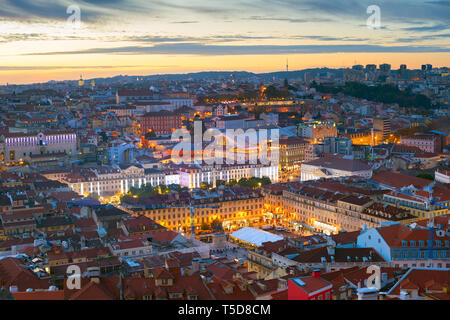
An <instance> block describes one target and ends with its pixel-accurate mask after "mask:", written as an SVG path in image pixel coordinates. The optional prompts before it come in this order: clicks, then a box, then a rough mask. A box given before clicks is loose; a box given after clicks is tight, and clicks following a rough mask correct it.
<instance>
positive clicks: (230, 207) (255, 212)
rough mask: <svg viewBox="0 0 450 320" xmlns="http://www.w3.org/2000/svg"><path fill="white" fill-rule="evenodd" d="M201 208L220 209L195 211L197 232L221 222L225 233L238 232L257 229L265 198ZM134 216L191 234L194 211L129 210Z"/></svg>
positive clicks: (172, 208)
mask: <svg viewBox="0 0 450 320" xmlns="http://www.w3.org/2000/svg"><path fill="white" fill-rule="evenodd" d="M202 205H205V206H210V207H217V208H206V207H205V208H195V209H194V210H195V211H194V213H195V214H194V217H195V220H194V224H195V226H196V228H197V229H199V228H201V226H202V225H203V224H211V223H212V222H213V221H215V220H218V221H221V222H222V225H223V227H224V229H225V230H227V231H228V230H230V231H231V230H235V229H238V228H241V227H244V226H251V225H258V224H260V223H261V220H262V213H263V209H264V197H263V196H262V195H259V194H258V195H251V196H249V197H248V198H241V199H221V200H219V201H214V202H208V203H204V204H202ZM122 206H123V207H125V210H127V211H128V212H130V213H132V214H133V215H141V214H144V215H145V216H146V217H148V218H150V219H152V220H154V221H156V222H157V223H159V224H161V225H162V226H164V227H166V228H167V229H169V230H175V231H189V230H190V227H191V208H190V207H189V206H187V205H184V206H181V205H174V206H172V205H170V204H167V205H164V204H161V205H159V206H158V207H153V208H130V207H128V208H126V205H124V204H122Z"/></svg>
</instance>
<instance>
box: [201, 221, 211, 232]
mask: <svg viewBox="0 0 450 320" xmlns="http://www.w3.org/2000/svg"><path fill="white" fill-rule="evenodd" d="M200 229H201V230H203V231H206V230H209V229H210V226H209V224H208V223H207V222H202V225H201V226H200Z"/></svg>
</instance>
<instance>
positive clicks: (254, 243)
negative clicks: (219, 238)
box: [230, 227, 283, 248]
mask: <svg viewBox="0 0 450 320" xmlns="http://www.w3.org/2000/svg"><path fill="white" fill-rule="evenodd" d="M230 237H231V239H233V240H234V241H235V242H238V243H241V244H243V245H245V246H248V247H251V248H254V247H260V246H262V245H263V244H264V243H265V242H277V241H281V240H283V237H280V236H278V235H276V234H273V233H270V232H267V231H264V230H260V229H256V228H250V227H244V228H242V229H239V230H237V231H235V232H233V233H232V234H230Z"/></svg>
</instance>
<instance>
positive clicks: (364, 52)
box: [0, 0, 450, 84]
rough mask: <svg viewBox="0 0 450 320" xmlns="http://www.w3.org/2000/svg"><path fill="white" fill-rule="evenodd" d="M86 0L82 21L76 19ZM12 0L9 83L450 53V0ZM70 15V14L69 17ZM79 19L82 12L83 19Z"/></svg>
mask: <svg viewBox="0 0 450 320" xmlns="http://www.w3.org/2000/svg"><path fill="white" fill-rule="evenodd" d="M74 5H75V6H78V7H77V8H79V13H80V15H79V18H80V25H78V24H76V23H74V21H75V22H76V19H75V18H76V17H74V14H76V10H75V11H74V8H73V7H71V6H74ZM370 5H372V3H370V1H356V2H355V1H343V0H342V1H337V2H336V1H335V2H334V3H333V4H331V5H330V4H329V3H327V2H325V1H321V2H317V1H295V2H293V1H289V0H282V1H269V2H267V1H266V2H262V1H252V2H246V1H238V0H234V1H230V2H227V4H223V3H219V2H217V1H213V2H208V3H205V2H204V1H194V2H192V3H190V4H183V3H182V2H180V1H175V0H174V1H169V2H167V1H165V2H160V1H140V0H132V1H120V0H117V1H112V2H111V1H110V2H100V3H98V2H97V3H96V4H94V3H92V2H91V1H66V0H56V1H52V2H49V1H34V2H31V1H20V2H17V1H15V2H12V1H6V0H5V1H2V8H1V9H0V18H1V20H0V25H1V27H2V30H3V34H2V36H1V40H0V41H1V42H0V48H1V51H2V54H1V55H2V60H3V62H2V64H1V66H0V83H1V84H6V83H17V84H22V83H36V82H46V81H49V80H70V79H73V80H76V79H78V77H79V75H80V74H83V76H84V77H85V78H95V77H109V76H115V75H119V74H130V75H146V74H148V75H152V74H171V73H189V72H199V71H224V70H226V71H249V72H256V73H260V72H274V71H280V70H284V66H285V62H286V59H289V65H290V69H291V70H300V69H306V68H316V67H331V68H341V67H348V66H351V65H353V64H364V65H365V64H370V63H373V64H377V65H379V64H382V63H390V64H392V66H393V68H396V67H398V66H399V65H400V64H407V65H408V67H409V68H414V69H417V68H420V65H421V64H423V63H430V64H432V65H433V66H436V67H443V66H445V64H446V62H447V61H449V60H450V59H449V58H450V48H449V46H448V41H446V39H448V37H449V36H450V34H448V29H449V28H448V16H449V15H448V11H449V9H448V8H449V6H448V2H446V1H397V2H396V3H395V4H393V3H388V2H384V1H383V2H381V3H379V4H378V6H379V8H380V18H381V22H380V26H379V28H378V29H375V30H372V29H369V28H368V26H367V21H368V19H369V17H370V16H371V14H368V13H367V12H368V11H367V8H368V7H369V6H370ZM68 19H69V22H68ZM74 19H75V20H74Z"/></svg>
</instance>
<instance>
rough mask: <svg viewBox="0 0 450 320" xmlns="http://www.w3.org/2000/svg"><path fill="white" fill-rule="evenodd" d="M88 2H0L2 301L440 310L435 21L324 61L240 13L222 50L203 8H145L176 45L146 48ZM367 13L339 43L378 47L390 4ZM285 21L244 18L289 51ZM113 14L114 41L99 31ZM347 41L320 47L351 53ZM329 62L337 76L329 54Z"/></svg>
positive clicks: (440, 139)
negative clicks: (417, 304)
mask: <svg viewBox="0 0 450 320" xmlns="http://www.w3.org/2000/svg"><path fill="white" fill-rule="evenodd" d="M3 2H4V3H3ZM88 2H89V1H78V2H77V1H74V2H73V4H72V5H70V6H69V7H67V3H66V2H65V1H55V3H59V4H58V5H56V4H52V5H47V4H46V1H42V2H40V4H39V5H35V4H30V3H31V1H21V2H20V3H19V2H18V3H17V4H13V3H12V2H9V1H0V16H1V17H2V19H3V20H0V24H2V25H3V26H5V30H6V31H5V34H4V35H1V36H0V38H2V39H3V40H4V41H3V42H2V41H0V47H2V48H3V49H4V50H2V51H3V57H4V63H3V62H2V64H3V66H0V300H19V301H20V300H40V301H43V300H52V301H63V300H121V301H125V300H174V301H180V300H181V301H186V302H187V301H190V302H191V301H193V300H200V301H213V300H220V301H223V300H233V301H259V302H264V303H266V304H264V305H263V304H261V305H250V304H249V305H247V307H248V308H244V307H242V306H241V307H242V308H243V309H242V310H241V311H242V313H239V308H237V309H235V307H239V306H240V305H228V304H227V305H222V306H223V307H225V309H223V312H222V313H224V314H225V315H228V314H235V313H236V312H237V313H236V314H241V315H242V314H246V315H249V314H259V315H263V314H266V315H268V314H269V313H270V304H267V302H270V301H276V300H308V301H311V300H378V301H380V300H403V301H404V300H414V301H416V300H450V291H449V287H450V211H449V210H450V209H449V206H450V166H449V162H450V106H449V103H450V67H449V66H447V65H445V64H444V63H445V62H447V63H448V62H449V61H450V59H449V58H450V55H449V52H450V47H449V46H448V45H449V43H448V42H447V43H445V40H446V37H445V36H448V34H442V33H440V32H441V31H445V30H447V31H448V29H449V27H448V16H449V15H448V13H449V11H448V8H449V7H448V4H442V6H441V7H440V8H441V9H442V11H443V13H440V11H439V10H435V8H434V7H433V8H430V10H428V11H426V12H425V13H424V14H428V15H430V17H429V20H427V22H429V21H433V22H434V23H435V25H434V27H432V26H423V24H421V23H419V22H415V23H416V24H415V26H416V27H415V28H416V30H413V29H414V28H413V25H414V24H410V25H408V24H407V25H406V26H403V27H402V28H401V30H403V31H402V32H403V33H405V34H403V33H402V34H399V35H398V37H406V36H417V34H415V33H419V34H420V36H422V39H421V40H419V39H416V40H414V39H412V38H411V39H410V40H409V41H406V40H405V38H403V39H404V41H400V40H399V39H397V40H396V45H398V43H403V44H405V43H406V46H404V47H403V46H401V48H400V47H398V48H397V49H396V50H391V51H389V50H388V49H386V48H387V47H392V48H394V45H393V44H389V43H387V42H386V43H381V44H380V43H378V42H377V43H378V44H377V45H375V44H373V43H372V42H371V41H369V40H364V39H363V40H361V41H360V42H361V43H360V44H358V46H359V45H361V46H362V44H364V43H369V42H370V43H371V44H370V45H368V46H372V47H371V48H372V49H370V48H365V49H345V48H344V47H345V45H342V44H335V43H334V42H333V44H321V45H323V46H324V47H325V46H326V47H327V48H328V49H327V50H331V47H332V46H336V47H339V48H335V49H333V50H335V51H333V50H332V51H327V52H326V53H325V52H322V51H321V50H322V49H317V50H318V51H316V52H310V51H309V50H313V49H312V47H315V46H321V45H318V44H317V45H316V44H314V43H312V44H311V43H309V42H308V43H306V42H305V43H303V42H301V41H304V40H305V41H306V39H307V38H308V37H307V36H302V37H300V36H299V37H298V39H300V40H301V41H300V42H299V43H297V42H295V44H292V43H291V44H289V45H287V44H283V43H282V41H281V40H280V39H281V38H280V39H279V38H277V39H278V40H277V41H281V42H279V43H278V42H277V43H276V44H275V43H274V44H270V45H269V44H265V43H264V44H262V43H261V44H260V43H259V42H258V44H256V42H255V43H254V41H269V40H271V39H272V36H269V35H268V34H269V33H268V31H267V28H266V27H264V28H261V31H260V32H259V33H256V32H253V31H251V30H253V29H252V28H251V27H250V25H248V26H247V25H246V24H245V23H244V22H242V24H240V22H237V20H235V19H237V17H239V16H240V14H242V13H237V12H236V10H238V9H242V10H245V6H243V7H239V5H238V4H237V3H235V1H232V2H230V8H228V7H223V8H222V7H221V5H219V4H218V3H217V6H218V8H217V11H218V12H222V13H223V14H224V15H225V14H230V15H232V14H234V13H235V12H236V16H233V18H231V16H230V17H228V18H229V19H230V22H235V24H238V26H234V27H233V29H230V30H235V29H234V28H238V27H242V28H244V27H248V29H244V30H250V31H249V34H250V33H251V34H252V36H249V35H247V36H243V35H240V36H239V35H234V36H233V37H234V38H233V39H231V40H230V39H229V38H231V35H228V36H226V37H225V36H224V35H223V34H220V32H218V31H217V30H216V29H217V28H219V23H218V22H217V25H216V24H214V23H213V22H210V21H209V20H208V19H209V18H202V17H203V15H205V16H207V15H210V16H213V17H216V18H217V19H219V17H222V16H219V15H218V14H217V15H216V13H213V12H214V11H213V7H212V6H213V5H214V3H213V4H209V5H208V6H203V1H195V4H196V5H197V4H198V6H196V5H194V4H190V5H186V6H183V5H182V4H180V2H179V1H175V0H174V1H168V2H167V3H166V5H165V6H163V5H162V4H161V3H159V4H156V3H155V12H153V11H152V13H151V14H152V15H153V14H161V16H162V17H163V16H164V14H166V13H167V12H170V13H173V15H174V16H173V17H171V18H170V19H169V20H164V19H163V20H164V21H160V22H159V23H160V24H161V26H162V25H164V24H167V25H169V24H171V25H172V29H170V30H172V31H170V32H172V34H171V35H163V34H158V35H157V36H156V35H155V34H153V35H152V36H151V37H152V39H151V40H149V39H148V38H146V39H144V38H143V37H144V36H143V35H140V34H137V33H134V31H136V30H137V29H140V28H141V25H140V23H141V22H142V21H145V17H141V16H140V14H141V13H139V11H145V10H147V9H148V10H150V9H149V8H147V9H145V8H146V7H145V5H144V4H143V2H141V1H140V0H131V1H129V4H130V3H131V4H132V5H131V4H130V8H129V9H127V10H125V7H123V8H122V7H121V6H122V1H117V4H116V6H115V5H112V4H111V7H110V8H109V7H108V6H109V5H110V4H102V6H103V7H102V6H101V5H97V4H91V3H88ZM114 2H115V1H114ZM150 2H152V1H150ZM169 2H170V5H169ZM213 2H214V1H213ZM256 2H258V3H259V1H257V0H255V3H256ZM299 2H300V3H302V4H305V5H307V4H309V5H311V4H310V3H309V1H304V2H302V1H299ZM319 2H320V3H322V2H323V1H318V2H317V3H319ZM337 2H341V1H337ZM363 2H364V1H363ZM399 2H402V1H399ZM412 2H417V3H418V5H419V4H420V5H424V6H435V5H436V6H438V4H433V2H429V3H428V2H427V4H424V3H425V2H426V1H412ZM439 2H440V1H436V3H439ZM441 2H445V1H441ZM164 3H165V2H164ZM281 3H284V1H281ZM138 4H139V6H138ZM231 4H233V6H234V7H233V10H231ZM323 5H324V6H325V5H326V4H325V2H323ZM55 6H56V7H55ZM159 6H161V8H159ZM393 6H394V5H393ZM162 7H164V8H165V10H163V9H162ZM363 7H364V9H363V10H362V12H361V13H360V14H361V17H359V18H358V19H359V20H361V21H362V24H363V26H359V27H358V28H361V29H364V30H362V31H361V33H359V34H358V35H353V34H349V35H348V37H356V36H358V37H360V36H362V35H364V34H365V33H368V32H369V33H370V32H385V30H384V29H383V26H384V21H385V20H383V19H381V22H380V20H379V19H378V20H377V18H379V17H378V16H377V14H380V12H378V11H377V10H381V17H382V18H383V17H384V13H383V12H385V10H384V9H383V7H381V9H380V7H378V6H370V7H368V6H365V5H363ZM186 8H188V9H186ZM311 8H315V7H314V6H312V5H311ZM366 8H367V12H366ZM427 8H428V7H427ZM66 9H67V10H66ZM194 9H195V10H194ZM278 9H279V10H278ZM278 9H277V10H274V11H273V15H269V13H268V11H265V12H266V13H265V14H266V15H265V16H264V17H262V16H260V15H259V14H260V12H259V11H258V10H263V9H261V7H258V8H255V9H254V10H255V13H254V16H253V15H252V17H251V19H249V20H251V23H256V24H258V25H263V24H265V23H268V21H275V22H277V23H280V26H279V30H280V32H281V33H285V34H286V35H289V37H291V38H292V37H293V36H292V35H291V34H290V33H289V32H291V31H288V30H290V29H289V28H287V27H286V28H287V29H286V30H285V29H284V27H285V26H286V24H294V23H310V22H306V21H303V19H306V16H307V15H306V16H305V14H303V16H299V17H298V18H295V19H294V17H293V16H289V17H284V16H283V17H284V18H281V16H280V17H278V16H276V14H281V12H282V11H281V7H280V8H278ZM369 9H370V10H369ZM390 9H392V10H394V9H395V6H394V7H392V8H390ZM432 9H433V10H432ZM438 9H439V8H438ZM58 10H59V11H58ZM61 10H62V12H61ZM115 10H124V12H125V13H124V16H123V19H124V20H126V21H127V22H126V23H123V22H122V20H117V22H116V24H115V27H114V28H112V29H111V31H105V30H103V29H107V28H108V26H109V25H110V24H109V23H112V25H113V26H114V22H108V21H109V20H108V17H109V16H113V17H114V18H117V19H118V15H115V14H116V13H115V12H116V11H115ZM134 10H136V12H134ZM159 10H160V11H161V12H160V11H159ZM171 10H173V12H172V11H171ZM178 10H187V11H186V12H185V15H183V16H176V13H178ZM293 10H294V9H293ZM295 10H296V9H295ZM311 10H313V9H311ZM335 10H336V14H338V15H342V17H345V13H344V10H342V12H340V11H339V10H337V9H335ZM349 10H350V9H349ZM352 10H353V9H352ZM44 11H45V13H44ZM191 11H192V12H191ZM194 11H195V13H194ZM419 11H420V10H419ZM445 11H446V12H445ZM145 12H147V11H145ZM148 12H149V14H150V11H148ZM183 12H184V11H183ZM190 12H191V14H192V16H190V15H188V14H190ZM312 12H314V13H317V14H325V13H326V12H327V11H326V10H320V9H317V8H316V11H312ZM411 12H412V14H414V13H415V11H414V10H412V11H411ZM284 13H286V12H284ZM333 13H334V11H333ZM372 13H373V15H371V14H372ZM444 13H445V14H444ZM127 14H129V15H131V16H133V17H134V15H135V17H136V20H135V21H134V20H132V18H130V19H131V20H128V18H129V17H128V16H127ZM257 14H258V15H257ZM352 14H353V13H352ZM386 14H387V16H386V21H387V22H386V23H387V25H388V26H387V27H385V28H386V29H388V30H391V31H392V30H394V31H395V30H396V29H395V28H396V24H395V21H396V20H395V19H394V18H393V13H392V12H390V13H389V14H388V13H386ZM269 16H270V17H269ZM103 17H104V19H106V20H102V19H103ZM127 17H128V18H127ZM312 17H313V16H311V19H312ZM141 18H142V19H144V20H140V19H141ZM414 18H415V19H421V18H423V19H424V20H423V21H426V19H425V18H426V17H423V16H420V14H419V13H417V14H416V15H415V16H414ZM27 19H30V20H29V21H28V20H27ZM49 19H50V20H51V21H55V22H54V23H55V24H54V25H52V24H50V22H48V20H49ZM84 19H86V20H84ZM161 19H162V18H161ZM173 19H179V21H176V22H174V21H172V20H173ZM202 19H204V20H202ZM220 19H225V17H222V18H220ZM317 19H319V18H317ZM322 19H325V18H323V17H322ZM366 19H368V20H367V25H366V24H365V22H366ZM439 19H441V20H442V21H443V23H444V25H443V26H442V25H441V27H440V28H439V25H440V24H439V23H440V22H441V20H439ZM446 19H447V20H446ZM66 20H67V21H66ZM197 20H198V21H197ZM300 20H301V21H300ZM306 20H307V19H306ZM359 20H356V22H355V23H357V21H359ZM98 21H102V22H101V23H100V22H98ZM104 21H106V22H104ZM217 21H219V20H217ZM220 21H222V20H220ZM224 21H225V20H224ZM323 21H327V20H323ZM349 21H350V20H349ZM361 21H360V24H361ZM417 21H419V20H417ZM275 22H274V23H275ZM80 23H81V24H84V25H82V26H81V27H80V26H79V25H77V24H80ZM102 23H104V24H105V25H104V26H101V24H102ZM122 23H123V25H122ZM209 23H211V27H210V28H211V32H212V33H214V32H215V35H214V37H213V36H206V35H204V34H203V32H205V31H204V30H203V29H204V28H206V26H207V25H208V24H209ZM224 23H225V22H224ZM311 23H313V22H311ZM323 23H325V24H328V25H329V27H330V28H331V27H332V26H333V22H331V21H330V22H323ZM380 23H381V24H380ZM98 24H99V25H98ZM153 24H156V25H157V24H158V21H156V22H154V21H150V22H148V25H147V26H153ZM197 24H198V25H199V26H196V25H197ZM59 25H65V27H66V29H67V28H69V29H70V28H75V29H76V30H75V31H73V30H72V29H70V30H69V31H67V30H65V31H64V32H66V33H68V34H57V31H55V30H54V29H61V28H62V27H58V26H59ZM200 25H201V26H200ZM94 26H98V28H97V27H96V28H97V29H95V32H94V31H93V30H94V28H93V27H94ZM273 26H275V24H274V25H273ZM283 26H284V27H283ZM407 26H409V27H407ZM27 28H28V29H27ZM120 28H124V29H125V30H129V31H130V33H129V34H128V35H127V40H126V39H122V38H121V36H123V34H121V36H119V33H120V31H119V29H120ZM127 28H129V29H127ZM184 28H185V29H184ZM230 28H231V26H230ZM339 28H341V27H336V29H335V30H333V31H329V32H330V35H329V37H334V36H336V39H338V38H339V37H340V38H339V39H341V40H339V41H344V42H345V41H351V42H353V41H356V40H354V39H353V40H348V39H346V38H344V37H343V36H339V35H337V34H333V35H331V32H341V31H342V32H344V31H345V28H344V26H342V30H340V29H339ZM408 28H409V30H408ZM420 28H424V29H423V30H422V31H419V30H418V29H420ZM175 29H176V32H175V31H173V30H175ZM368 29H370V30H368ZM399 30H400V29H399ZM131 31H133V32H131ZM58 32H59V31H58ZM61 32H63V31H61ZM124 32H127V31H124ZM182 32H184V33H186V34H184V35H183V39H178V40H177V39H176V37H175V34H178V33H180V34H181V33H182ZM242 32H244V31H242ZM421 32H430V33H431V32H437V33H431V34H428V33H421ZM87 34H90V37H92V38H89V37H88V36H87ZM258 35H259V36H258ZM188 36H189V37H191V38H192V39H189V38H188ZM366 36H367V37H370V35H366ZM66 37H67V38H66ZM148 37H149V38H150V36H148ZM164 37H166V38H164ZM179 37H180V38H181V36H179ZM201 37H202V38H203V40H200V38H201ZM309 37H310V38H309V40H313V36H309ZM320 37H322V38H324V37H326V35H321V36H319V35H317V36H314V38H315V39H316V40H317V41H324V42H327V41H329V40H326V39H322V38H320ZM374 37H375V35H374ZM376 37H380V35H376ZM381 37H382V36H381ZM427 37H428V38H427ZM37 38H39V39H37ZM194 38H195V40H194ZM213 38H214V39H213ZM417 38H419V37H418V36H417ZM132 39H133V40H132ZM219 39H222V40H223V41H224V42H225V43H228V42H232V43H234V42H236V41H237V42H238V44H236V43H235V44H234V45H231V44H230V45H217V44H215V43H216V42H218V41H219ZM302 39H303V40H302ZM377 39H378V38H377ZM94 40H95V48H94V47H92V43H91V41H94ZM285 40H286V39H285ZM435 40H438V41H437V42H439V43H440V47H438V46H437V45H435V42H433V41H435ZM40 41H42V43H40ZM75 41H79V42H76V43H75ZM185 41H191V42H195V41H205V43H204V44H202V43H197V45H196V46H193V44H192V43H190V44H189V43H186V42H185ZM247 41H248V44H245V43H246V42H247ZM273 41H275V40H273ZM330 41H331V40H330ZM337 41H338V40H337ZM374 41H375V40H374ZM413 41H416V42H413ZM422 41H423V43H422ZM428 41H430V42H428ZM241 42H243V43H241ZM38 43H40V44H38ZM117 43H122V44H121V45H123V46H124V47H121V49H120V48H118V47H111V46H110V45H112V44H113V45H117ZM123 43H126V44H123ZM137 43H139V45H142V46H144V45H145V44H146V43H147V44H148V45H150V43H152V46H148V47H145V48H144V49H143V47H138V45H137ZM327 43H328V42H327ZM374 43H375V42H374ZM177 44H178V46H177ZM108 45H109V47H108V48H107V47H105V46H108ZM125 46H126V47H125ZM355 46H356V45H355ZM375 46H378V47H377V48H378V49H376V50H375V49H373V47H375ZM19 47H20V48H19ZM220 47H226V48H220ZM275 47H277V48H278V49H277V48H275ZM281 47H282V48H283V50H281ZM288 47H289V48H288ZM300 47H301V48H300ZM304 47H308V49H306V48H304ZM381 47H385V48H384V49H383V48H381ZM125 48H127V50H128V51H127V52H125V51H124V50H125ZM177 48H178V49H177ZM250 48H251V49H250ZM411 48H412V49H411ZM119 49H120V50H119ZM30 50H31V51H30ZM42 50H44V51H42ZM66 50H67V51H66ZM177 50H179V52H177ZM202 50H204V52H201V51H202ZM219 50H223V51H224V52H223V53H217V52H216V51H219ZM240 50H242V51H240ZM258 50H262V51H261V53H256V51H258ZM314 50H316V49H314ZM354 50H356V51H354ZM385 50H388V51H385ZM132 51H133V52H132ZM197 51H199V52H197ZM266 51H267V52H266ZM355 52H356V53H355ZM340 53H342V60H343V61H344V63H343V64H342V65H340V64H339V62H335V61H334V60H332V59H331V58H330V57H328V55H330V54H340ZM369 53H370V54H369ZM203 54H204V55H205V56H204V59H205V60H204V64H203V65H202V64H201V60H198V59H200V58H201V57H202V55H203ZM263 54H264V57H265V58H263V57H262V55H263ZM399 54H400V55H399ZM165 55H166V56H167V60H164V59H163V58H161V57H160V56H165ZM260 55H261V56H260ZM153 56H154V60H152V57H153ZM303 56H305V57H304V59H305V60H303V62H300V60H301V59H302V57H303ZM306 56H308V57H306ZM75 57H76V58H75ZM199 57H200V58H199ZM239 57H242V61H238V60H239ZM402 57H404V60H403V61H402V60H401V58H402ZM145 58H147V59H148V61H146V62H145V61H144V60H145ZM161 59H162V60H161ZM186 59H187V60H186ZM310 59H314V61H316V62H314V63H312V62H308V61H312V60H310ZM333 59H334V58H333ZM186 61H189V62H186ZM269 61H271V62H269ZM144 62H145V63H148V65H146V66H143V65H138V64H141V63H144ZM91 63H94V64H96V63H99V64H102V63H103V64H104V65H103V66H100V65H97V66H95V65H93V64H91ZM116 63H118V64H116ZM152 63H156V64H155V65H152ZM160 63H167V64H171V63H176V64H180V67H167V68H166V67H158V65H159V64H160ZM241 63H242V65H241ZM303 63H304V65H303ZM336 63H337V64H336ZM108 64H111V65H109V66H107V65H108ZM245 64H248V68H246V67H245ZM132 65H133V66H132ZM256 65H259V66H258V67H256ZM149 66H151V68H150V67H149ZM354 303H355V304H357V303H358V302H354ZM378 303H381V304H382V303H383V302H378ZM184 305H185V307H183V308H181V309H180V310H178V311H177V312H178V314H179V315H192V314H195V315H203V316H205V317H210V316H212V314H213V313H214V310H212V309H208V307H205V309H195V307H193V305H192V306H191V305H189V304H188V303H187V304H183V306H184ZM250 306H252V307H250ZM198 308H200V307H198ZM215 311H217V310H215ZM230 312H231V313H230ZM261 317H262V316H261Z"/></svg>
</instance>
